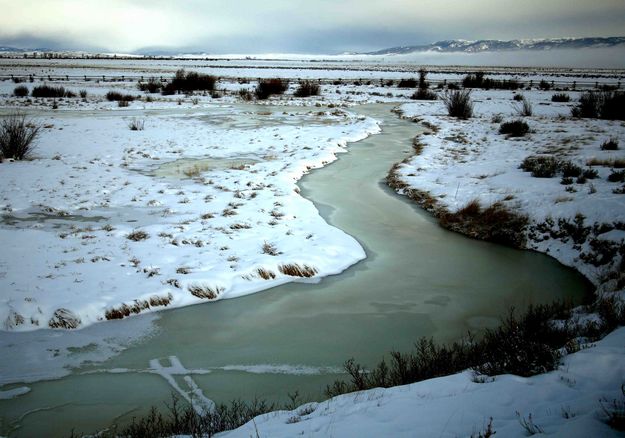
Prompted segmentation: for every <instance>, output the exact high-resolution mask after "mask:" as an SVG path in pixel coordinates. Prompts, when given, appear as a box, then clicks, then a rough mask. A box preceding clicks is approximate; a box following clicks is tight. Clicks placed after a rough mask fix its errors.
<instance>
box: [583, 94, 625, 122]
mask: <svg viewBox="0 0 625 438" xmlns="http://www.w3.org/2000/svg"><path fill="white" fill-rule="evenodd" d="M571 114H572V115H573V117H581V118H593V119H606V120H625V92H623V91H603V92H596V91H589V92H587V93H584V94H582V96H581V97H580V99H579V103H578V105H577V106H576V107H575V108H573V109H572V110H571Z"/></svg>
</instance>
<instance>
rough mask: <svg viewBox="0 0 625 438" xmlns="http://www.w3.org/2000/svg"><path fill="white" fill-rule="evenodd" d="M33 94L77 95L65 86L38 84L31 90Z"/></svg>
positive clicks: (46, 95) (40, 95)
mask: <svg viewBox="0 0 625 438" xmlns="http://www.w3.org/2000/svg"><path fill="white" fill-rule="evenodd" d="M31 96H33V97H54V98H58V97H76V95H75V94H74V93H73V92H71V91H69V90H66V89H65V88H64V87H52V86H49V85H38V86H36V87H33V90H32V91H31Z"/></svg>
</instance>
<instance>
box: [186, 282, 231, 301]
mask: <svg viewBox="0 0 625 438" xmlns="http://www.w3.org/2000/svg"><path fill="white" fill-rule="evenodd" d="M187 290H188V291H189V292H190V293H191V295H193V296H195V297H198V298H202V299H207V300H214V299H215V298H217V297H218V296H219V295H220V294H221V293H222V292H223V291H224V290H225V289H224V288H223V287H221V286H208V285H205V284H190V285H189V286H188V287H187Z"/></svg>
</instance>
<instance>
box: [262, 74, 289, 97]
mask: <svg viewBox="0 0 625 438" xmlns="http://www.w3.org/2000/svg"><path fill="white" fill-rule="evenodd" d="M288 88H289V81H288V80H286V79H280V78H273V79H261V80H260V81H259V82H258V85H257V86H256V89H255V90H254V94H255V95H256V98H257V99H258V100H265V99H268V98H269V97H271V96H272V95H274V94H284V92H285V91H286V90H287V89H288Z"/></svg>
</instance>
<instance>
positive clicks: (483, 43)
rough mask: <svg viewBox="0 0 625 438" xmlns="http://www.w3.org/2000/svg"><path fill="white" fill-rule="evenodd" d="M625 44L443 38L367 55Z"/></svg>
mask: <svg viewBox="0 0 625 438" xmlns="http://www.w3.org/2000/svg"><path fill="white" fill-rule="evenodd" d="M619 45H625V37H605V38H601V37H597V38H545V39H522V40H508V41H502V40H475V41H468V40H443V41H437V42H435V43H431V44H424V45H416V46H401V47H391V48H389V49H382V50H377V51H375V52H367V53H364V54H365V55H404V54H408V53H418V52H441V53H445V52H466V53H479V52H500V51H514V50H556V49H584V48H601V47H614V46H619Z"/></svg>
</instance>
